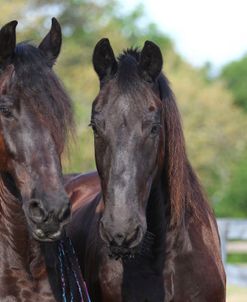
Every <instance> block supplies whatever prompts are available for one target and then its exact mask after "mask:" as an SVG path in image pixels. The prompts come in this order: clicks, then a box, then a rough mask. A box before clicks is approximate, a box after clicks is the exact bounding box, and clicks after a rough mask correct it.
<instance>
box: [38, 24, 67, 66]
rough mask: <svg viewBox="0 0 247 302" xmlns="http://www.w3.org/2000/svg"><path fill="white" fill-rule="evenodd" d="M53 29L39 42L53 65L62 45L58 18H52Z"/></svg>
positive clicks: (49, 62) (40, 47)
mask: <svg viewBox="0 0 247 302" xmlns="http://www.w3.org/2000/svg"><path fill="white" fill-rule="evenodd" d="M51 22H52V24H51V29H50V31H49V33H48V34H47V35H46V36H45V38H44V39H43V40H42V42H41V43H40V44H39V49H40V50H42V52H43V53H44V54H45V56H46V58H47V59H48V65H49V66H50V67H52V66H53V65H54V63H55V62H56V59H57V57H58V55H59V53H60V49H61V45H62V31H61V26H60V24H59V23H58V21H57V19H56V18H52V21H51Z"/></svg>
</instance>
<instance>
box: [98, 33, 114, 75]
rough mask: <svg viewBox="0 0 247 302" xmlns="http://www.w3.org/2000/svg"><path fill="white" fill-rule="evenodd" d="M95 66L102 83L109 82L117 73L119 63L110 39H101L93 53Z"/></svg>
mask: <svg viewBox="0 0 247 302" xmlns="http://www.w3.org/2000/svg"><path fill="white" fill-rule="evenodd" d="M93 66H94V70H95V71H96V73H97V74H98V77H99V80H100V81H105V80H108V79H109V78H110V77H111V76H113V75H114V74H115V73H116V72H117V67H118V64H117V61H116V59H115V55H114V52H113V50H112V47H111V45H110V42H109V40H108V39H106V38H103V39H101V40H100V41H99V42H98V43H97V44H96V46H95V48H94V52H93Z"/></svg>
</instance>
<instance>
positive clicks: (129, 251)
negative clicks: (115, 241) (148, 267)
mask: <svg viewBox="0 0 247 302" xmlns="http://www.w3.org/2000/svg"><path fill="white" fill-rule="evenodd" d="M109 250H110V251H109V257H110V258H112V259H115V260H118V259H122V260H129V259H134V258H135V257H136V255H137V254H138V252H139V246H137V247H134V248H126V247H123V246H110V247H109Z"/></svg>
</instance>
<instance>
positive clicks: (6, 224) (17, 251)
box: [0, 175, 45, 278]
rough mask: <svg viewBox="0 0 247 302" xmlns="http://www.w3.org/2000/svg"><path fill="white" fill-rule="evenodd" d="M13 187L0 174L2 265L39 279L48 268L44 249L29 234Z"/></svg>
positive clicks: (0, 249)
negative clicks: (13, 192)
mask: <svg viewBox="0 0 247 302" xmlns="http://www.w3.org/2000/svg"><path fill="white" fill-rule="evenodd" d="M11 186H12V185H11V184H6V181H4V179H3V175H0V243H1V244H0V261H1V264H0V266H1V269H2V268H3V270H4V267H5V268H6V269H11V268H14V269H15V270H19V271H22V272H23V273H24V274H28V275H29V276H31V277H32V278H35V277H36V276H37V275H39V276H40V274H41V272H43V271H44V267H45V266H44V264H43V258H42V255H41V250H40V246H39V243H38V242H36V241H35V240H34V239H32V238H31V237H30V235H29V231H28V226H27V222H26V218H25V215H24V212H23V209H22V205H21V201H20V200H19V199H18V198H17V197H16V196H14V195H13V194H12V193H11V192H12V191H13V189H14V190H15V188H13V187H12V188H11ZM11 189H12V190H11ZM3 270H2V271H3Z"/></svg>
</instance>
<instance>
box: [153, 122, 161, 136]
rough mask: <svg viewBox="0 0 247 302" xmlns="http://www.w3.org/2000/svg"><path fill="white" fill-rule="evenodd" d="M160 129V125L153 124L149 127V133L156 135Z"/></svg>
mask: <svg viewBox="0 0 247 302" xmlns="http://www.w3.org/2000/svg"><path fill="white" fill-rule="evenodd" d="M159 131H160V125H158V124H157V125H153V126H152V128H151V134H152V135H156V134H158V133H159Z"/></svg>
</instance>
